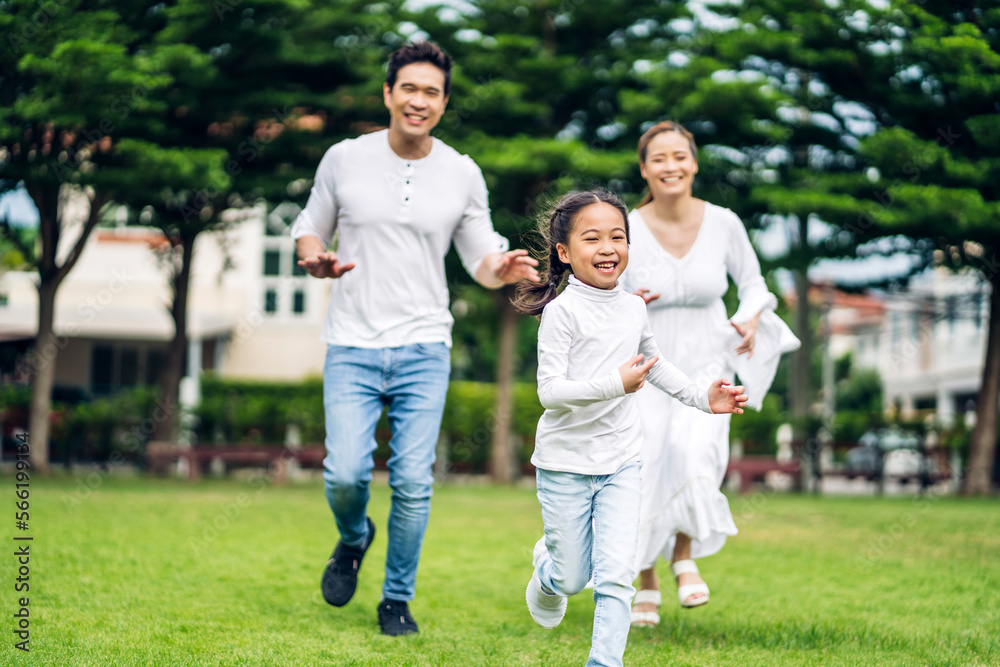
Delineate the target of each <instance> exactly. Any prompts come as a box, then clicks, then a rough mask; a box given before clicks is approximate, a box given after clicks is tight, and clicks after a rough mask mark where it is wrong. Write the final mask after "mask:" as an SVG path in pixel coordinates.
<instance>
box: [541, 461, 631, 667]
mask: <svg viewBox="0 0 1000 667" xmlns="http://www.w3.org/2000/svg"><path fill="white" fill-rule="evenodd" d="M641 469H642V464H641V463H640V462H633V463H627V464H625V465H624V466H622V467H621V468H619V469H618V471H617V472H615V473H613V474H611V475H578V474H575V473H569V472H553V471H551V470H541V469H538V470H537V471H536V473H535V476H536V480H537V489H538V502H539V503H540V504H541V506H542V521H544V523H545V546H546V548H547V549H548V556H547V557H543V558H542V559H541V561H540V562H539V563H538V579H539V581H541V583H542V586H544V587H545V588H547V589H548V590H550V591H552V592H553V593H555V594H557V595H562V596H565V597H569V596H570V595H575V594H577V593H579V592H580V591H582V590H583V589H584V587H585V586H586V585H587V582H588V581H589V580H590V579H591V577H593V579H594V602H595V603H596V605H597V606H596V608H595V609H594V632H593V636H592V637H591V645H590V657H589V658H588V660H587V667H597V666H601V667H621V664H622V656H623V655H624V654H625V643H626V641H627V639H628V630H629V624H630V622H631V605H632V597H633V596H634V595H635V588H634V587H633V586H632V581H633V580H634V579H635V575H636V572H635V569H634V568H635V550H636V544H637V542H638V536H639V505H640V503H641V502H642V489H641V484H642V477H641V475H640V471H641Z"/></svg>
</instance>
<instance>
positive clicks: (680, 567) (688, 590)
mask: <svg viewBox="0 0 1000 667" xmlns="http://www.w3.org/2000/svg"><path fill="white" fill-rule="evenodd" d="M670 571H671V572H673V573H674V579H675V580H676V579H677V578H678V577H679V576H680V575H682V574H698V566H697V565H695V564H694V561H693V560H679V561H676V562H674V563H671V564H670ZM697 593H704V595H703V596H702V597H700V598H697V599H695V600H692V601H691V602H688V601H687V599H688V598H690V597H691V596H692V595H695V594H697ZM677 600H678V601H679V602H680V603H681V606H682V607H684V608H685V609H691V608H693V607H700V606H701V605H703V604H706V603H707V602H708V584H687V585H686V586H678V587H677Z"/></svg>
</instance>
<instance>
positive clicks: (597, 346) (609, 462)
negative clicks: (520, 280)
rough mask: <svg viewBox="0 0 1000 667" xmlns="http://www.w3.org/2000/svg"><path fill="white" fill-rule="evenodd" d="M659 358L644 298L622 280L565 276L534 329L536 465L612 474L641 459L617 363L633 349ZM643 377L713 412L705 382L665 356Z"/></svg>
mask: <svg viewBox="0 0 1000 667" xmlns="http://www.w3.org/2000/svg"><path fill="white" fill-rule="evenodd" d="M640 352H641V353H642V354H643V355H645V357H644V360H648V359H651V358H653V357H660V351H659V348H658V347H657V346H656V341H655V340H654V339H653V334H652V332H651V331H650V328H649V322H648V320H647V317H646V306H645V303H644V302H643V300H642V298H641V297H639V296H636V295H634V294H629V293H628V292H626V291H624V289H622V286H621V284H620V283H619V285H618V286H616V287H615V288H614V289H612V290H603V289H598V288H596V287H590V286H588V285H586V284H584V283H582V282H580V281H579V280H578V279H577V278H576V277H575V276H570V278H569V284H568V285H567V286H566V289H565V290H563V292H562V294H560V295H559V296H557V297H556V298H555V299H553V300H552V301H550V302H549V303H548V305H546V306H545V309H544V310H543V311H542V321H541V324H540V326H539V329H538V398H539V400H540V401H541V403H542V407H544V408H545V412H544V413H543V414H542V417H541V419H540V420H539V421H538V430H537V432H536V434H535V453H534V454H533V455H532V457H531V463H532V464H533V465H534V466H535V467H536V468H541V469H543V470H553V471H560V472H572V473H578V474H583V475H609V474H612V473H614V472H615V471H617V470H618V469H619V468H621V467H622V466H623V465H625V464H626V463H629V462H631V461H637V460H638V459H639V450H640V449H641V447H642V426H641V424H640V422H639V412H638V409H637V407H636V405H635V394H634V393H632V394H625V387H624V386H623V384H622V379H621V374H620V373H619V372H618V369H619V367H621V365H622V364H624V363H625V362H626V361H628V360H629V359H631V358H632V357H634V356H635V355H636V354H638V353H640ZM646 379H647V380H648V381H649V382H651V383H652V384H653V385H654V386H656V387H658V388H660V389H661V390H663V391H665V392H666V393H668V394H670V395H671V396H673V397H674V398H676V399H677V400H679V401H681V402H682V403H684V404H686V405H690V406H692V407H696V408H698V409H700V410H703V411H704V412H711V408H709V405H708V387H707V386H705V387H698V386H696V385H695V384H694V383H693V382H692V381H691V380H690V378H688V376H687V375H685V374H684V373H682V372H681V371H680V370H678V369H677V368H676V367H675V366H674V365H673V364H671V363H670V362H668V361H666V360H665V359H663V358H662V357H661V358H660V360H659V361H658V362H657V363H656V364H655V365H654V366H653V368H652V369H650V371H649V374H648V375H647V376H646Z"/></svg>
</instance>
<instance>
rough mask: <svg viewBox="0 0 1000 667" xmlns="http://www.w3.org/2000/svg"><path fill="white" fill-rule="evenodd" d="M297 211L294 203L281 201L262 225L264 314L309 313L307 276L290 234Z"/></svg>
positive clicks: (287, 317)
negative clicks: (300, 263)
mask: <svg viewBox="0 0 1000 667" xmlns="http://www.w3.org/2000/svg"><path fill="white" fill-rule="evenodd" d="M300 210H301V208H300V207H299V206H298V205H297V204H293V203H291V202H283V203H281V204H279V205H278V206H276V207H275V208H274V209H273V210H272V211H271V212H270V213H269V214H268V216H267V218H266V220H265V224H264V228H265V236H264V265H263V268H262V273H263V276H264V280H263V284H262V292H263V297H264V314H265V315H267V316H268V317H272V318H275V319H285V320H292V319H298V318H301V317H303V316H305V315H308V309H309V305H310V304H309V300H308V299H307V298H306V293H307V291H308V287H307V285H308V281H309V280H310V278H309V274H307V273H306V271H305V269H303V268H302V267H300V266H299V264H298V257H297V256H296V254H295V240H294V239H292V237H291V226H292V223H294V222H295V218H296V217H298V215H299V211H300Z"/></svg>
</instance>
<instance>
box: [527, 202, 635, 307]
mask: <svg viewBox="0 0 1000 667" xmlns="http://www.w3.org/2000/svg"><path fill="white" fill-rule="evenodd" d="M600 203H605V204H611V205H612V206H614V207H615V208H616V209H618V212H619V213H621V216H622V220H623V221H624V222H625V241H626V243H628V242H630V241H631V239H630V237H629V228H628V211H627V210H626V208H625V204H623V203H622V200H621V199H619V198H618V197H617V196H615V194H614V193H612V192H609V191H608V190H600V189H599V190H587V191H584V192H570V193H569V194H567V195H565V196H564V197H563V198H562V199H560V200H559V203H558V204H556V206H555V208H553V209H552V210H551V211H550V212H549V214H548V219H547V220H546V219H542V218H540V219H539V221H538V234H539V236H541V238H542V241H543V247H544V250H542V251H541V252H535V253H534V254H535V259H537V260H538V269H539V274H540V275H541V277H542V278H541V281H540V282H537V283H534V282H531V281H529V280H522V281H521V282H520V283H518V285H517V291H516V292H515V293H514V298H513V299H511V303H513V304H514V308H515V309H517V310H518V311H519V312H522V313H524V314H525V315H541V314H542V309H543V308H545V306H546V304H548V302H549V301H552V299H554V298H556V296H557V295H558V293H559V292H558V290H559V286H560V285H561V284H562V281H563V278H565V277H566V274H567V273H572V272H573V270H572V269H571V268H570V265H569V264H564V263H563V262H562V261H560V259H559V251H558V250H557V249H556V244H557V243H562V244H563V245H567V243H568V242H569V236H570V234H571V233H572V232H573V225H574V224H575V223H576V216H577V214H579V213H580V211H582V210H583V209H585V208H586V207H588V206H590V205H591V204H600Z"/></svg>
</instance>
